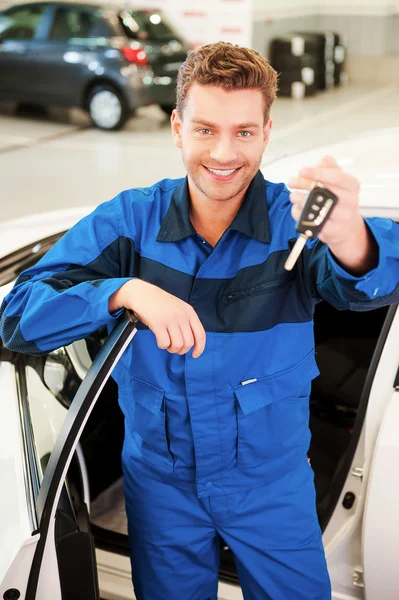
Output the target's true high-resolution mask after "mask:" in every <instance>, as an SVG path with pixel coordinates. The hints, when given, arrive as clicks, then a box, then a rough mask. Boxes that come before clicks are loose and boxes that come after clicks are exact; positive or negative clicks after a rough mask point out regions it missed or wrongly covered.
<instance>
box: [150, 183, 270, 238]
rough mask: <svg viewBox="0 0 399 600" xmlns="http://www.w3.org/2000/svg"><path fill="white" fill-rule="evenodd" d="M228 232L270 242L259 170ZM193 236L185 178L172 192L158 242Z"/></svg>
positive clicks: (266, 211) (263, 190) (193, 230)
mask: <svg viewBox="0 0 399 600" xmlns="http://www.w3.org/2000/svg"><path fill="white" fill-rule="evenodd" d="M229 229H233V230H235V231H241V232H242V233H245V234H246V235H248V236H249V237H252V238H254V239H256V240H258V241H259V242H263V243H265V244H268V243H270V229H269V217H268V210H267V204H266V183H265V180H264V177H263V175H262V173H261V172H260V171H258V172H257V174H256V175H255V177H254V178H253V180H252V181H251V183H250V185H249V188H248V190H247V193H246V194H245V197H244V200H243V202H242V204H241V206H240V209H239V211H238V213H237V214H236V216H235V218H234V219H233V222H232V223H231V225H230V227H229ZM194 234H196V231H195V229H194V226H193V224H192V223H191V221H190V196H189V191H188V179H187V177H186V178H185V179H184V181H183V182H182V183H181V184H180V185H179V186H178V187H177V188H176V189H175V191H174V192H173V196H172V200H171V203H170V206H169V209H168V212H167V213H166V216H165V218H164V220H163V222H162V225H161V228H160V230H159V233H158V237H157V242H178V241H179V240H183V239H184V238H186V237H189V236H190V235H194Z"/></svg>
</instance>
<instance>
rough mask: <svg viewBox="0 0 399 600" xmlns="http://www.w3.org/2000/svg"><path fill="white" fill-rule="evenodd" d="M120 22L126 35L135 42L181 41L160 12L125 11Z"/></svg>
mask: <svg viewBox="0 0 399 600" xmlns="http://www.w3.org/2000/svg"><path fill="white" fill-rule="evenodd" d="M120 21H121V24H122V27H123V30H124V32H125V34H126V35H127V36H128V37H129V38H132V39H134V40H152V41H156V42H170V41H172V40H177V41H181V38H180V36H179V35H178V34H177V33H176V32H175V31H174V30H173V29H172V27H171V26H170V25H169V23H167V22H166V21H165V18H164V16H163V15H162V14H161V13H160V12H158V11H141V10H125V11H123V12H122V13H121V14H120Z"/></svg>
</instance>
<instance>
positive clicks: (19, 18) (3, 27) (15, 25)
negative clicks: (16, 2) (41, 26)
mask: <svg viewBox="0 0 399 600" xmlns="http://www.w3.org/2000/svg"><path fill="white" fill-rule="evenodd" d="M44 9H45V7H44V6H38V5H35V6H30V7H24V8H18V9H15V10H10V11H7V12H6V13H3V14H2V15H0V35H1V39H2V40H31V39H33V37H34V35H35V30H36V27H37V25H38V23H39V21H40V18H41V16H42V14H43V12H44Z"/></svg>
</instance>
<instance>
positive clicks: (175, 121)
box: [170, 108, 183, 148]
mask: <svg viewBox="0 0 399 600" xmlns="http://www.w3.org/2000/svg"><path fill="white" fill-rule="evenodd" d="M170 124H171V126H172V135H173V141H174V142H175V144H176V146H177V147H178V148H181V145H182V144H181V130H182V127H183V124H182V122H181V119H180V115H179V113H178V112H177V109H176V108H175V109H174V110H173V112H172V115H171V117H170Z"/></svg>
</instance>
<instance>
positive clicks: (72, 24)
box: [50, 8, 111, 41]
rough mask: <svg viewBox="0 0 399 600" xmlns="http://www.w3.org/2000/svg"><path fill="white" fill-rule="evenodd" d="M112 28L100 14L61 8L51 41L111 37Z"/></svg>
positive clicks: (56, 16) (55, 20) (57, 14)
mask: <svg viewBox="0 0 399 600" xmlns="http://www.w3.org/2000/svg"><path fill="white" fill-rule="evenodd" d="M110 35H111V31H110V28H109V27H108V25H107V23H106V21H105V20H104V19H103V18H101V15H100V14H99V13H98V12H94V11H87V10H80V9H78V8H59V9H58V10H57V12H56V15H55V19H54V23H53V27H52V29H51V33H50V40H57V41H61V40H62V41H66V40H70V39H72V38H75V39H76V38H78V39H87V38H98V37H109V36H110Z"/></svg>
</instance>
